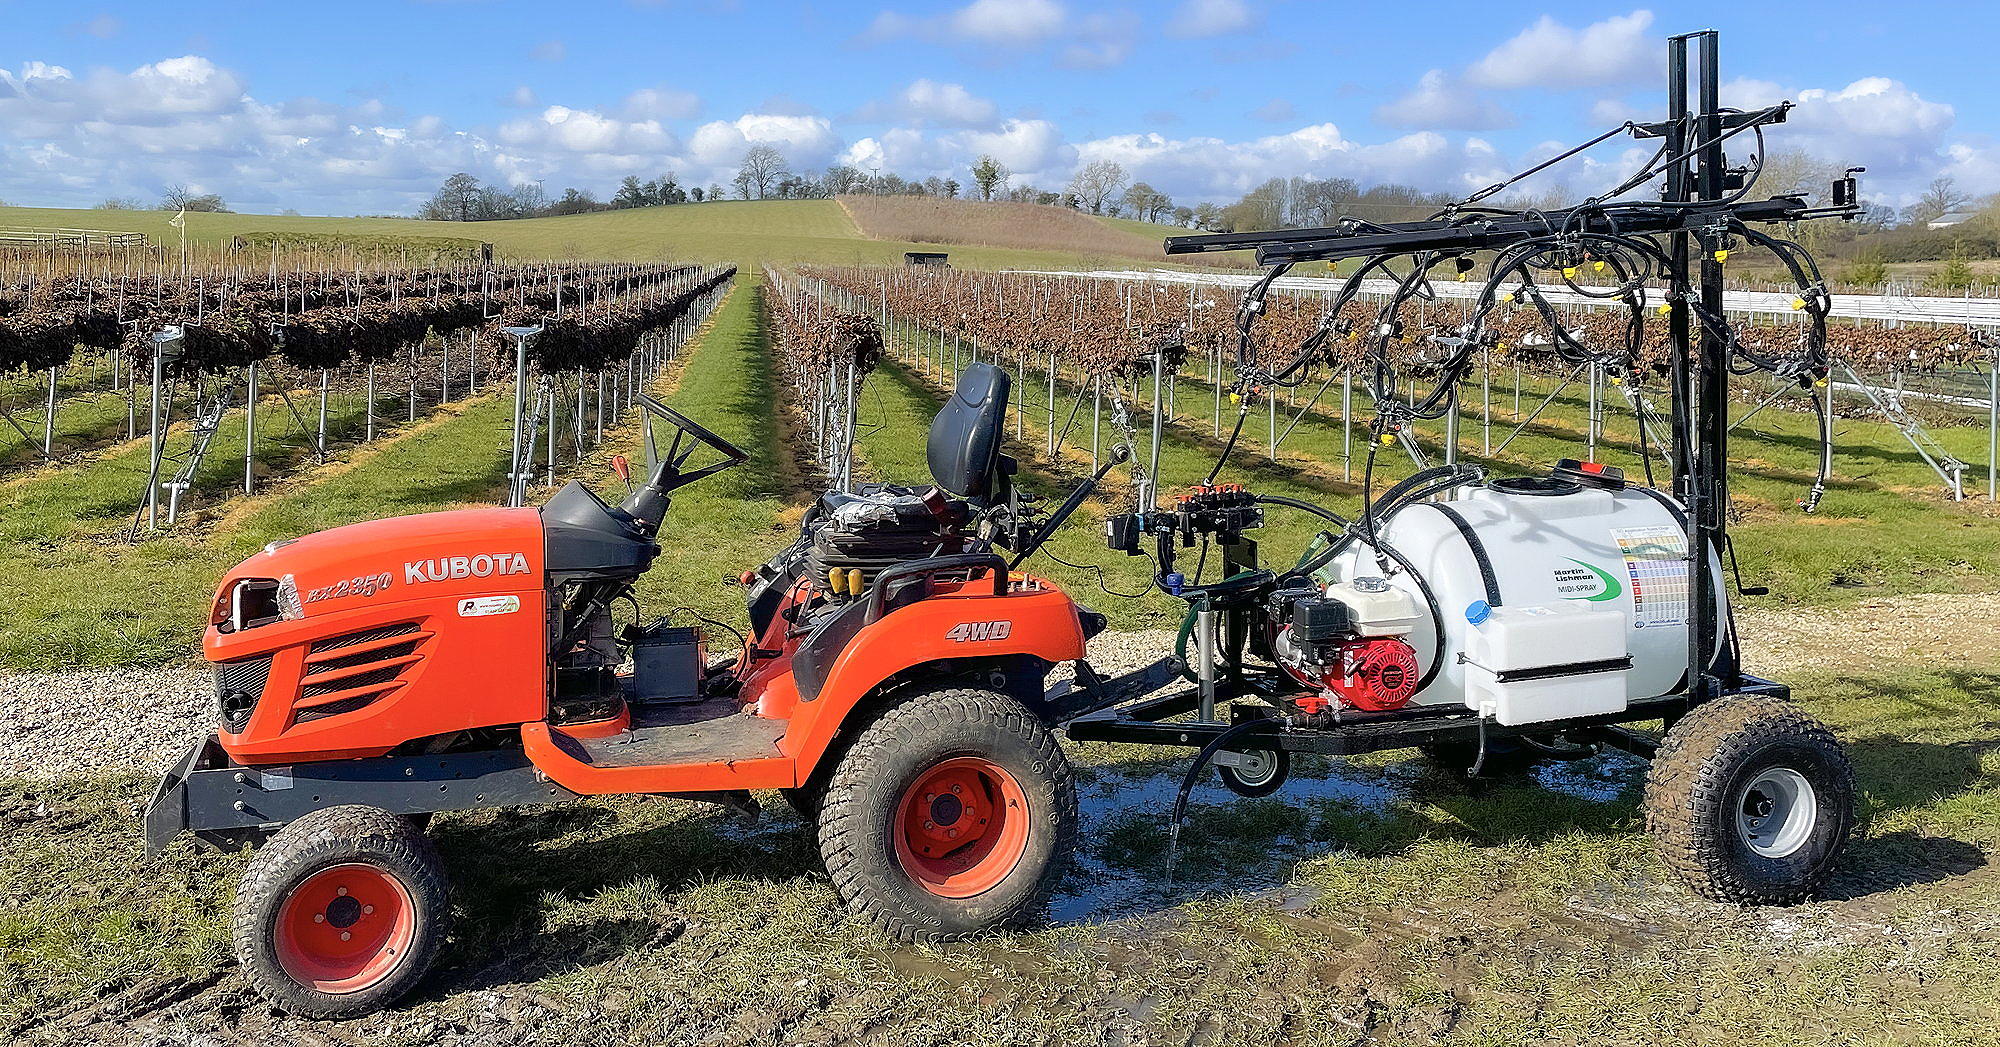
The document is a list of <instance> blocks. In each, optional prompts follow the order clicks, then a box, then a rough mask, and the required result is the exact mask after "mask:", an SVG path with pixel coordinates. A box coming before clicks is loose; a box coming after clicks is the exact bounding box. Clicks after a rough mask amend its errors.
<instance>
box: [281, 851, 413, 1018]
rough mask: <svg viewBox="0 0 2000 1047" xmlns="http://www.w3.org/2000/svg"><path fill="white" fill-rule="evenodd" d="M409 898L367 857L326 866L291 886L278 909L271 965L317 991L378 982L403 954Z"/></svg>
mask: <svg viewBox="0 0 2000 1047" xmlns="http://www.w3.org/2000/svg"><path fill="white" fill-rule="evenodd" d="M416 908H417V907H416V904H415V903H414V902H412V901H411V900H410V892H409V889H408V888H406V887H404V886H403V881H402V880H400V879H398V878H397V877H396V875H395V874H394V873H391V872H389V871H388V870H387V869H384V868H382V867H381V866H378V865H373V864H370V863H367V862H350V863H348V864H345V865H335V866H330V867H328V868H325V869H321V870H320V871H319V872H316V873H314V874H312V875H311V876H308V877H306V879H305V882H303V883H301V884H299V885H298V886H297V887H294V888H292V893H291V894H290V895H288V896H286V898H285V903H284V904H283V905H282V906H280V907H279V908H278V925H277V933H276V938H277V947H278V965H279V966H281V967H283V968H284V969H285V973H286V974H288V975H290V976H291V978H292V980H293V981H295V982H298V983H299V984H300V985H303V986H305V987H306V988H308V989H314V990H317V991H319V992H323V993H333V994H340V993H351V992H360V991H361V990H363V989H366V988H369V987H370V986H373V985H377V984H380V983H381V981H382V980H383V979H384V978H387V977H388V976H389V974H390V972H392V971H394V970H395V969H396V965H397V964H398V963H401V962H402V960H403V957H405V956H407V955H409V952H410V941H411V939H413V938H415V937H416V934H417V912H416Z"/></svg>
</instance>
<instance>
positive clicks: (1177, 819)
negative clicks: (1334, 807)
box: [1167, 718, 1283, 834]
mask: <svg viewBox="0 0 2000 1047" xmlns="http://www.w3.org/2000/svg"><path fill="white" fill-rule="evenodd" d="M1282 726H1283V724H1282V723H1281V722H1280V721H1278V720H1275V719H1270V718H1263V719H1257V720H1245V721H1243V722H1242V723H1239V724H1237V725H1236V726H1234V727H1231V728H1229V729H1228V730H1226V731H1224V732H1222V733H1221V734H1218V735H1216V736H1215V738H1214V739H1213V740H1211V741H1210V742H1209V743H1208V744H1207V745H1204V746H1202V747H1201V752H1199V753H1196V754H1195V758H1194V766H1192V767H1189V768H1188V772H1187V775H1186V777H1183V778H1182V779H1181V787H1180V791H1179V792H1177V793H1175V794H1174V808H1173V813H1172V814H1171V815H1170V816H1169V817H1168V820H1167V825H1168V826H1169V827H1171V828H1172V830H1173V831H1174V832H1175V833H1177V834H1178V833H1179V832H1180V829H1181V822H1183V821H1185V820H1186V819H1187V805H1188V794H1189V793H1191V792H1193V791H1194V783H1195V782H1196V781H1197V780H1199V779H1200V778H1201V772H1202V771H1203V770H1205V769H1207V767H1208V764H1209V761H1211V760H1213V759H1215V754H1216V753H1219V752H1221V751H1222V748H1223V746H1226V745H1228V744H1229V743H1230V742H1232V741H1235V740H1236V739H1238V738H1241V737H1243V736H1244V735H1246V734H1252V733H1254V732H1256V731H1258V730H1270V729H1273V728H1277V727H1282Z"/></svg>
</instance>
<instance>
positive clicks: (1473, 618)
mask: <svg viewBox="0 0 2000 1047" xmlns="http://www.w3.org/2000/svg"><path fill="white" fill-rule="evenodd" d="M1492 616H1493V608H1492V607H1491V606H1490V605H1488V604H1487V602H1486V601H1484V600H1474V601H1472V602H1471V603H1469V604H1466V605H1465V620H1466V621H1468V622H1471V623H1472V624H1474V625H1478V624H1479V623H1481V622H1483V621H1485V620H1486V619H1488V618H1491V617H1492Z"/></svg>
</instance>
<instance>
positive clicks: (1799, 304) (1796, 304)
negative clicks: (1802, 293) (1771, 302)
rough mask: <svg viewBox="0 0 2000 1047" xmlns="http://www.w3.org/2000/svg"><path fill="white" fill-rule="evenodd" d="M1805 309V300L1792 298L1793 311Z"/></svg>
mask: <svg viewBox="0 0 2000 1047" xmlns="http://www.w3.org/2000/svg"><path fill="white" fill-rule="evenodd" d="M1805 307H1806V300H1805V299H1803V298H1794V299H1792V308H1794V309H1804V308H1805Z"/></svg>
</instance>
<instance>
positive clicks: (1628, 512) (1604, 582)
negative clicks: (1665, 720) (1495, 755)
mask: <svg viewBox="0 0 2000 1047" xmlns="http://www.w3.org/2000/svg"><path fill="white" fill-rule="evenodd" d="M1683 519H1684V515H1683V512H1682V510H1681V508H1680V506H1679V505H1678V504H1677V503H1676V502H1674V501H1673V500H1672V499H1671V498H1670V497H1668V496H1667V495H1665V494H1662V493H1661V492H1658V491H1654V490H1651V489H1649V488H1644V487H1640V486H1637V485H1632V486H1624V485H1623V483H1622V481H1621V480H1617V479H1615V478H1612V477H1607V478H1605V479H1604V480H1602V481H1600V482H1592V480H1591V478H1589V477H1585V478H1582V480H1581V482H1579V481H1577V480H1570V479H1565V478H1555V477H1510V478H1507V479H1501V480H1494V481H1492V482H1490V483H1488V484H1485V485H1482V486H1474V487H1469V488H1466V489H1464V491H1463V493H1462V495H1461V496H1460V497H1459V498H1457V499H1456V500H1454V501H1450V502H1419V503H1415V504H1411V505H1407V506H1404V507H1403V508H1402V509H1400V510H1398V511H1396V512H1395V513H1393V514H1391V515H1390V516H1389V517H1388V518H1387V519H1386V520H1382V521H1378V522H1377V528H1378V530H1379V531H1380V533H1381V534H1382V536H1383V540H1384V542H1385V543H1386V544H1388V545H1390V546H1392V547H1393V548H1394V549H1395V550H1396V552H1398V553H1400V554H1401V555H1402V556H1403V557H1404V558H1405V559H1407V560H1408V561H1409V562H1410V564H1411V565H1412V566H1414V567H1415V568H1416V570H1417V572H1418V573H1419V574H1421V575H1422V576H1423V580H1424V581H1425V582H1426V583H1428V585H1429V586H1430V590H1431V593H1432V595H1434V596H1435V598H1436V600H1437V606H1438V613H1439V616H1440V617H1441V618H1442V619H1443V623H1444V636H1443V655H1444V657H1443V662H1442V665H1441V666H1440V667H1439V670H1438V674H1437V677H1436V678H1435V679H1433V680H1432V681H1431V682H1430V684H1429V685H1428V686H1426V687H1425V688H1424V689H1423V690H1422V691H1419V692H1418V693H1417V695H1416V697H1415V698H1414V699H1413V701H1412V704H1413V705H1456V704H1464V705H1466V706H1468V707H1470V708H1472V709H1474V710H1478V711H1481V712H1483V713H1485V714H1488V715H1491V716H1493V717H1494V718H1495V719H1496V720H1497V721H1498V722H1500V723H1502V724H1507V725H1514V724H1520V723H1537V722H1544V721H1550V720H1561V719H1568V718H1571V717H1576V716H1590V715H1598V714H1602V713H1615V712H1619V711H1622V710H1623V709H1624V708H1625V707H1626V704H1627V703H1628V702H1631V701H1637V700H1643V699H1647V698H1654V697H1658V696H1660V695H1665V694H1672V693H1677V692H1679V691H1680V690H1681V689H1682V688H1684V687H1685V681H1684V679H1683V677H1684V676H1685V672H1686V669H1687V655H1688V618H1689V594H1690V592H1691V587H1690V586H1689V584H1688V583H1689V578H1688V560H1687V531H1686V527H1685V525H1684V524H1683V522H1682V521H1683ZM1708 569H1709V571H1710V572H1711V574H1712V575H1713V576H1714V580H1715V585H1714V588H1713V591H1714V592H1715V593H1716V594H1717V595H1716V601H1717V605H1718V606H1717V608H1716V611H1717V614H1718V620H1723V621H1726V620H1727V618H1726V617H1724V615H1726V608H1725V607H1724V606H1723V604H1722V601H1723V596H1722V592H1723V588H1722V565H1721V562H1720V561H1719V560H1718V559H1717V558H1716V557H1715V556H1714V555H1712V554H1711V555H1710V557H1709V564H1708ZM1384 573H1385V572H1384V571H1383V569H1382V567H1381V566H1380V564H1379V562H1378V560H1377V554H1376V551H1375V550H1374V549H1373V548H1370V547H1368V546H1366V545H1363V544H1361V543H1359V542H1356V543H1354V544H1353V545H1350V546H1349V547H1348V548H1347V549H1345V550H1343V551H1342V552H1341V554H1340V555H1339V556H1338V557H1336V558H1335V559H1334V561H1333V563H1332V564H1330V565H1329V567H1328V568H1327V570H1326V572H1325V575H1326V576H1327V577H1331V578H1334V579H1353V578H1359V577H1367V576H1373V575H1383V574H1384ZM1387 574H1388V577H1389V579H1390V583H1391V584H1392V585H1394V586H1396V587H1398V588H1401V589H1404V590H1405V591H1407V592H1409V593H1410V594H1411V595H1412V596H1413V597H1414V598H1415V599H1416V601H1417V604H1418V606H1419V607H1423V606H1424V605H1425V603H1426V601H1425V597H1424V594H1423V592H1422V590H1421V587H1420V586H1419V585H1418V583H1417V581H1416V579H1415V578H1413V577H1412V576H1411V574H1410V572H1408V571H1404V570H1401V569H1400V568H1399V567H1396V566H1394V565H1393V564H1392V566H1391V568H1390V570H1389V571H1388V572H1387ZM1405 639H1406V640H1407V641H1408V642H1409V644H1410V645H1411V647H1413V648H1415V650H1416V653H1417V663H1418V665H1419V666H1420V667H1422V669H1423V670H1426V671H1427V670H1428V669H1429V668H1430V666H1431V664H1432V661H1433V659H1434V658H1435V657H1436V655H1437V652H1438V648H1439V637H1438V635H1437V630H1436V628H1435V626H1434V625H1433V621H1432V619H1431V616H1430V615H1429V614H1428V613H1425V614H1423V615H1421V616H1420V619H1419V621H1418V623H1417V624H1416V625H1415V627H1413V628H1412V629H1411V630H1410V631H1409V634H1408V635H1407V636H1406V637H1405ZM1628 657H1629V662H1627V660H1626V659H1627V658H1628Z"/></svg>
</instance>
